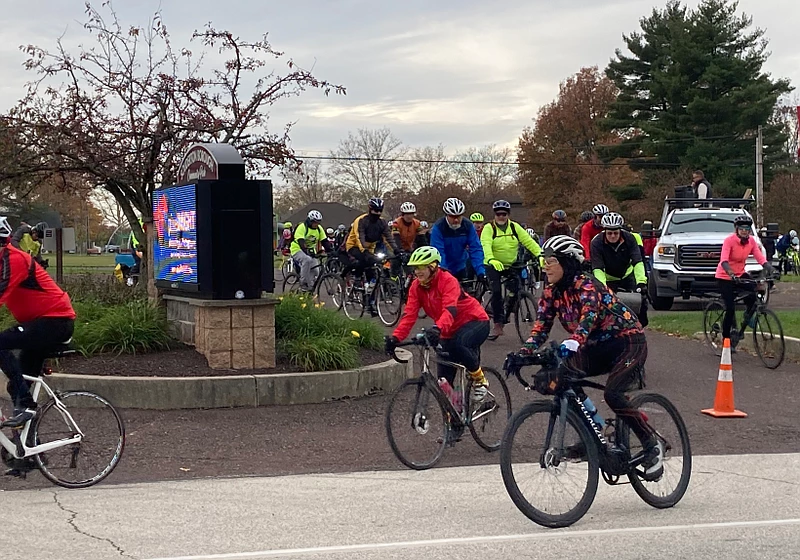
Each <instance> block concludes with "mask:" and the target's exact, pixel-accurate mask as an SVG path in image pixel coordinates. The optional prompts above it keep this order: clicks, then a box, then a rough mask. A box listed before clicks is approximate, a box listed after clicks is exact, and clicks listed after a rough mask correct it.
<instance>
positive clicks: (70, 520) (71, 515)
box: [53, 491, 136, 559]
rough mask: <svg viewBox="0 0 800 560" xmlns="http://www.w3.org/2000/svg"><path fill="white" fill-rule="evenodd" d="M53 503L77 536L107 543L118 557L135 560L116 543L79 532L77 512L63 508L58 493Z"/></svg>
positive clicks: (54, 493)
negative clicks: (66, 517) (66, 516)
mask: <svg viewBox="0 0 800 560" xmlns="http://www.w3.org/2000/svg"><path fill="white" fill-rule="evenodd" d="M53 502H55V504H56V506H57V507H58V509H60V510H61V511H63V512H64V513H66V514H69V518H68V519H67V524H68V525H69V526H70V527H72V528H73V529H74V530H75V532H76V533H78V534H79V535H82V536H84V537H89V538H90V539H94V540H96V541H100V542H104V543H107V544H109V545H111V546H112V547H113V548H114V550H116V551H117V553H118V554H119V555H120V556H122V557H123V558H134V559H135V558H136V557H135V556H131V555H130V554H128V553H127V552H125V551H124V550H122V548H121V547H120V546H119V545H118V544H117V543H115V542H114V541H112V540H111V539H108V538H106V537H98V536H96V535H93V534H91V533H87V532H86V531H83V530H81V528H80V527H78V525H77V524H76V523H75V519H76V518H77V517H78V512H77V511H72V510H71V509H69V508H67V507H66V506H64V505H63V504H62V503H61V502H60V501H59V500H58V492H55V491H54V492H53Z"/></svg>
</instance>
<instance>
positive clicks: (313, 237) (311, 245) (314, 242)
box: [289, 220, 330, 256]
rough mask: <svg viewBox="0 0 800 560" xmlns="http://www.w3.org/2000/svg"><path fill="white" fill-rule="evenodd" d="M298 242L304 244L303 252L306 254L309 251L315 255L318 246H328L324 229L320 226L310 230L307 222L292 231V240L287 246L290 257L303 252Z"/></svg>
mask: <svg viewBox="0 0 800 560" xmlns="http://www.w3.org/2000/svg"><path fill="white" fill-rule="evenodd" d="M300 240H303V241H304V242H305V251H304V252H306V253H307V252H309V251H312V252H314V253H316V252H317V251H318V250H319V246H320V245H322V246H323V247H324V246H329V245H330V244H329V243H328V236H327V234H326V233H325V229H324V228H323V227H322V226H317V227H316V228H312V227H311V224H310V222H309V221H308V220H306V221H304V222H303V223H302V224H300V225H299V226H297V229H296V230H295V231H294V238H293V239H292V244H291V245H290V246H289V250H290V252H291V254H292V256H295V255H296V254H297V253H299V252H300V251H303V248H302V247H300Z"/></svg>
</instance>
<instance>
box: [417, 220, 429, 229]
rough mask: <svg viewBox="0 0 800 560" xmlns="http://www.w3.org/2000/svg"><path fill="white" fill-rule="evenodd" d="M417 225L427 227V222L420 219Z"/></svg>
mask: <svg viewBox="0 0 800 560" xmlns="http://www.w3.org/2000/svg"><path fill="white" fill-rule="evenodd" d="M419 225H420V227H423V228H426V227H428V222H426V221H425V220H422V221H421V222H420V223H419Z"/></svg>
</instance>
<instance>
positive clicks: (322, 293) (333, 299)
mask: <svg viewBox="0 0 800 560" xmlns="http://www.w3.org/2000/svg"><path fill="white" fill-rule="evenodd" d="M316 296H317V302H318V303H319V304H320V305H321V306H324V307H325V309H333V310H334V311H337V310H339V309H340V308H341V307H342V301H343V300H344V294H343V292H342V277H341V276H339V275H338V274H334V273H331V272H328V273H325V274H323V275H322V277H321V278H320V279H319V281H318V282H317V294H316Z"/></svg>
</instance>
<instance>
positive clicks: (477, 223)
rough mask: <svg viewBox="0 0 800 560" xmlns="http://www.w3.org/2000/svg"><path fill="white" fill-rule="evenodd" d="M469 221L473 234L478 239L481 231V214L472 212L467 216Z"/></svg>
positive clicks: (482, 220)
mask: <svg viewBox="0 0 800 560" xmlns="http://www.w3.org/2000/svg"><path fill="white" fill-rule="evenodd" d="M469 221H470V222H472V226H473V227H474V228H475V233H477V234H478V237H480V236H481V231H483V222H484V219H483V214H481V213H480V212H473V213H472V214H470V216H469Z"/></svg>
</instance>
